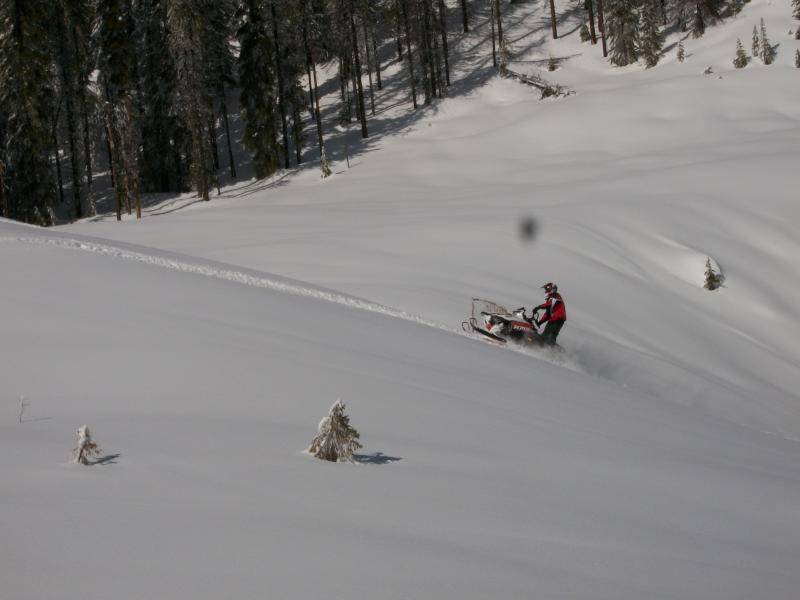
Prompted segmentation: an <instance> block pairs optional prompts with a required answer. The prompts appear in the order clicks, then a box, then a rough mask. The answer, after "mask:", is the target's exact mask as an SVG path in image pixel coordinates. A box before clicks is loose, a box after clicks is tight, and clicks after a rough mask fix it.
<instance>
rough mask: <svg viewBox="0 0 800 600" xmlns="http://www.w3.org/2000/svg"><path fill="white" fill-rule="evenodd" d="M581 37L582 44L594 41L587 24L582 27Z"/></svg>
mask: <svg viewBox="0 0 800 600" xmlns="http://www.w3.org/2000/svg"><path fill="white" fill-rule="evenodd" d="M580 36H581V41H582V42H588V41H589V40H590V39H592V34H591V33H589V27H588V26H587V25H586V23H583V24H582V25H581V30H580Z"/></svg>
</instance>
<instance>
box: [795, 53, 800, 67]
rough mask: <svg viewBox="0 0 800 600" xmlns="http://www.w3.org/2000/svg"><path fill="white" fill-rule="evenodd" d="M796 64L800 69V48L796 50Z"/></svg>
mask: <svg viewBox="0 0 800 600" xmlns="http://www.w3.org/2000/svg"><path fill="white" fill-rule="evenodd" d="M794 66H795V67H797V68H798V69H800V50H795V51H794Z"/></svg>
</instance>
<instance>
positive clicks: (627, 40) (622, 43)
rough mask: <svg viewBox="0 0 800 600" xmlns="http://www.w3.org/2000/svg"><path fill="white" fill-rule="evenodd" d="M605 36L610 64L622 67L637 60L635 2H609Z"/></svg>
mask: <svg viewBox="0 0 800 600" xmlns="http://www.w3.org/2000/svg"><path fill="white" fill-rule="evenodd" d="M606 6H607V10H606V21H605V26H606V34H607V35H608V41H609V46H610V49H609V53H610V54H611V63H612V64H614V65H617V66H618V67H624V66H625V65H629V64H631V63H634V62H636V61H637V60H638V59H639V13H638V10H637V6H638V3H637V0H609V2H608V3H607V5H606Z"/></svg>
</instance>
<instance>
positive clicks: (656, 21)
mask: <svg viewBox="0 0 800 600" xmlns="http://www.w3.org/2000/svg"><path fill="white" fill-rule="evenodd" d="M661 18H662V14H661V5H660V3H659V0H644V4H643V5H642V10H641V19H640V30H639V52H640V54H641V56H642V58H643V59H644V62H645V65H646V66H647V68H650V67H654V66H656V65H657V64H658V60H659V59H660V58H661V48H662V47H663V46H664V36H663V34H662V33H661V26H660V21H661Z"/></svg>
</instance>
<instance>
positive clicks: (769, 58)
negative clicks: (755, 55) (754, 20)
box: [761, 18, 775, 65]
mask: <svg viewBox="0 0 800 600" xmlns="http://www.w3.org/2000/svg"><path fill="white" fill-rule="evenodd" d="M761 61H762V62H763V63H764V64H765V65H771V64H772V63H773V62H774V61H775V49H774V48H773V47H772V44H770V43H769V38H768V37H767V27H766V25H764V19H763V18H762V19H761Z"/></svg>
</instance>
